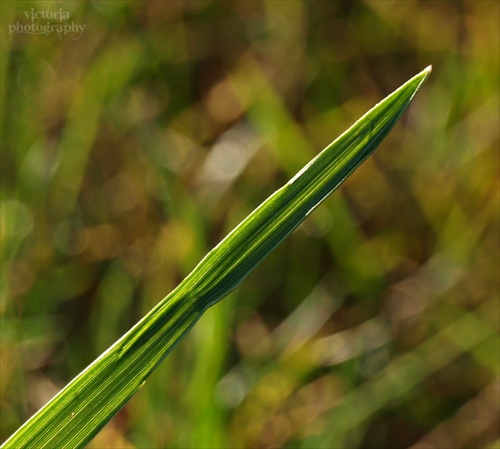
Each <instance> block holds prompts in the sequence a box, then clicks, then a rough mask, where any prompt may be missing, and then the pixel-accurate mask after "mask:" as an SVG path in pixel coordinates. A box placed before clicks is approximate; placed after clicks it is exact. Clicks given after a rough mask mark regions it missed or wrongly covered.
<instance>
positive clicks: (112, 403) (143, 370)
mask: <svg viewBox="0 0 500 449" xmlns="http://www.w3.org/2000/svg"><path fill="white" fill-rule="evenodd" d="M429 73H430V67H429V68H427V69H425V70H424V71H422V72H421V73H419V74H418V75H416V76H414V77H413V78H411V79H410V80H409V81H407V82H406V83H405V84H403V85H402V86H401V87H400V88H399V89H397V90H396V91H395V92H393V93H392V94H391V95H389V96H388V97H387V98H385V99H384V100H383V101H381V102H380V103H379V104H377V105H376V106H375V107H374V108H373V109H371V110H370V111H369V112H368V113H366V114H365V115H364V116H363V117H362V118H361V119H359V120H358V121H357V122H356V123H355V124H354V125H353V126H352V127H351V128H349V129H348V130H347V131H346V132H344V133H343V134H342V135H341V136H340V137H338V138H337V139H336V140H335V141H334V142H333V143H332V144H330V145H329V146H328V147H327V148H325V149H324V150H323V151H322V152H321V153H320V154H319V155H318V156H317V157H315V158H314V159H313V160H312V161H311V162H310V163H309V164H307V165H306V166H305V167H304V168H303V169H302V170H301V171H300V172H299V173H297V175H295V176H294V177H293V178H292V179H291V180H290V181H289V182H288V183H287V184H286V185H285V186H283V187H282V188H281V189H279V190H277V191H276V192H275V193H274V194H272V195H271V196H270V197H269V198H268V199H267V200H266V201H264V202H263V203H262V204H261V205H260V206H259V207H258V208H257V209H255V211H253V212H252V213H251V214H250V215H249V216H248V217H247V218H246V219H245V220H244V221H243V222H242V223H241V224H239V225H238V226H237V227H236V228H235V229H234V230H233V231H232V232H231V233H230V234H229V235H228V236H227V237H226V238H225V239H224V240H223V241H222V242H221V243H219V244H218V245H217V246H216V247H215V248H214V249H213V250H212V251H210V252H209V253H208V254H207V256H206V257H205V258H204V259H203V260H202V261H201V262H200V263H199V264H198V265H197V266H196V268H195V269H194V270H193V271H192V272H191V274H189V275H188V276H187V277H186V278H185V279H184V281H182V282H181V283H180V284H179V285H178V286H177V287H176V288H175V289H174V290H173V291H172V292H171V293H170V294H169V295H168V296H167V297H166V298H164V299H163V300H162V301H161V302H160V303H159V304H158V305H157V306H156V307H154V308H153V310H151V312H150V313H148V314H147V315H146V316H145V317H144V318H143V319H142V320H141V321H140V322H139V323H137V324H136V325H135V326H134V327H133V328H132V329H131V330H130V331H129V332H127V333H126V334H125V335H124V336H123V337H122V338H121V339H120V340H118V341H117V342H116V343H115V344H114V345H113V346H111V347H110V348H109V349H108V350H107V351H105V352H104V353H103V354H102V355H101V356H100V357H99V358H97V360H95V361H94V362H93V363H92V364H91V365H90V366H89V367H87V368H86V369H85V370H84V371H83V372H82V373H80V374H79V375H78V376H77V377H76V378H75V379H73V380H72V381H71V382H70V383H69V384H68V385H67V386H66V387H65V388H64V389H63V390H61V391H60V392H59V393H58V394H57V395H56V396H55V397H54V398H53V399H52V400H51V401H50V402H49V403H48V404H46V405H45V406H44V407H43V408H42V409H41V410H40V411H38V412H37V413H36V414H35V415H34V416H33V417H32V418H30V419H29V420H28V421H27V422H26V423H25V424H24V425H23V426H22V427H21V428H20V429H19V430H18V431H17V432H16V433H15V434H14V435H12V436H11V437H10V439H8V440H7V441H6V442H5V443H4V445H3V446H2V448H5V449H8V448H9V449H11V448H16V449H18V448H21V447H22V448H36V449H42V448H60V449H62V448H78V447H82V446H84V445H85V444H86V443H87V442H88V441H89V440H90V439H91V438H92V437H93V436H94V435H95V434H96V433H97V432H98V431H99V430H100V429H101V428H102V427H103V426H104V425H105V424H106V423H107V422H108V421H109V420H110V419H111V418H112V417H113V416H114V415H115V414H116V413H117V412H118V411H119V410H120V408H122V407H123V406H124V404H125V403H126V402H127V401H128V400H129V399H130V398H131V397H132V396H133V395H134V394H135V393H136V392H137V390H139V389H140V388H141V386H142V385H143V384H144V382H145V381H146V379H147V377H148V376H149V375H150V374H151V372H152V371H153V370H154V369H155V367H156V366H157V365H158V364H159V363H160V362H161V361H162V360H163V359H164V358H165V357H166V356H167V354H168V353H169V352H170V351H171V350H172V349H173V348H174V347H175V345H176V344H177V343H178V342H179V341H180V340H181V339H182V338H183V337H184V335H186V333H187V332H188V331H189V330H190V329H191V327H192V326H193V325H194V324H195V323H196V321H197V320H198V319H199V318H200V317H201V315H202V314H203V312H204V311H205V310H206V309H207V308H208V307H210V306H212V305H214V304H215V303H216V302H218V301H219V300H220V299H221V298H223V297H224V296H225V295H227V293H229V292H230V291H231V290H233V289H234V288H235V287H237V286H238V285H239V284H240V283H241V282H242V281H243V279H245V277H246V276H247V275H248V274H249V273H250V272H251V271H252V270H253V269H254V268H255V267H256V266H257V265H258V264H259V263H260V262H261V261H262V260H263V259H264V258H265V257H266V256H267V255H268V254H269V253H270V252H271V251H272V250H273V249H274V248H275V247H276V246H277V245H278V244H279V243H280V242H281V241H283V239H285V238H286V237H287V236H288V235H290V233H291V232H292V231H293V230H294V229H296V228H297V226H298V225H299V224H300V223H301V222H302V221H303V220H304V219H305V218H306V217H307V216H308V214H309V213H310V212H311V211H312V210H313V209H314V208H315V207H317V206H318V205H319V204H320V203H321V202H322V201H323V200H324V199H325V198H326V197H327V196H328V195H329V194H330V193H331V192H332V191H333V190H334V189H335V188H337V187H338V186H339V185H340V184H341V183H342V182H343V181H344V180H345V179H346V178H347V177H348V176H349V175H350V174H351V173H352V172H353V171H354V170H355V169H356V168H357V167H358V166H359V165H360V164H361V163H362V162H363V161H364V160H365V159H366V158H367V157H368V156H369V155H370V154H372V153H373V151H375V149H376V148H377V147H378V145H379V144H380V142H381V141H382V140H383V139H384V138H385V136H386V135H387V133H388V132H389V131H390V130H391V129H392V127H393V126H394V125H395V123H396V122H397V121H398V119H399V117H400V116H401V114H402V113H403V112H404V110H405V109H406V107H407V106H408V104H409V103H410V101H411V100H412V98H413V96H414V95H415V93H416V92H417V90H418V89H419V88H420V86H421V84H422V83H423V82H424V80H425V79H426V78H427V77H428V75H429Z"/></svg>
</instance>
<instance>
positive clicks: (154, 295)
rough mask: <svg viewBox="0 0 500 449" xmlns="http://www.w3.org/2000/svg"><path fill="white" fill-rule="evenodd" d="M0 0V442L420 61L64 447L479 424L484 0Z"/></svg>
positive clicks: (469, 432)
mask: <svg viewBox="0 0 500 449" xmlns="http://www.w3.org/2000/svg"><path fill="white" fill-rule="evenodd" d="M1 8H2V10H1V13H2V23H1V33H2V36H1V39H2V42H1V45H2V47H1V52H2V53H1V106H2V108H1V114H2V122H1V123H2V130H1V131H2V135H1V164H0V175H1V191H0V200H1V216H0V220H1V228H0V239H1V240H0V241H1V264H2V267H1V283H0V293H1V299H0V313H1V314H2V321H1V352H0V388H1V391H0V394H1V397H0V398H1V402H0V417H1V421H0V438H1V441H4V440H5V439H6V438H7V437H8V436H9V435H10V434H11V433H12V432H14V431H15V430H16V429H17V427H19V426H20V424H21V423H22V422H24V421H25V420H26V419H27V418H28V417H29V416H31V414H33V413H34V412H35V411H36V410H37V409H38V408H40V407H41V406H42V405H43V404H44V403H45V402H47V401H48V400H49V399H50V397H52V395H54V394H55V393H56V392H57V391H58V390H59V389H60V388H61V387H62V386H64V385H65V383H67V382H68V381H69V380H70V379H71V378H72V377H73V376H75V375H76V374H78V372H80V371H81V370H82V369H83V368H84V367H85V366H86V365H87V364H88V363H90V362H91V361H92V360H93V359H94V358H95V357H96V356H98V355H99V354H100V353H101V352H102V351H103V350H105V349H106V348H107V347H108V346H109V345H110V344H111V343H113V342H114V341H115V340H116V339H117V338H118V337H120V336H121V335H122V334H123V333H124V332H126V331H127V330H128V329H129V327H130V326H131V325H132V324H134V323H135V322H136V321H137V320H138V319H139V318H140V317H142V316H143V315H144V314H145V313H146V312H147V311H148V310H149V309H150V308H151V307H152V306H153V305H154V304H156V303H157V302H158V301H159V300H160V299H161V298H163V297H164V296H165V295H166V294H167V293H168V292H169V291H170V290H171V289H172V288H173V287H174V286H175V285H177V284H178V282H179V281H180V280H181V279H182V278H183V277H184V276H185V275H186V274H187V273H189V272H190V271H191V269H192V268H194V266H195V265H196V263H197V262H198V261H199V260H200V259H201V257H203V255H205V254H206V253H207V251H208V250H209V249H210V248H211V247H213V246H214V245H215V244H217V243H218V242H219V241H220V240H221V239H222V238H223V237H224V236H225V235H226V234H227V232H229V231H230V230H231V229H232V228H233V227H234V226H235V225H236V224H237V223H239V221H240V220H241V219H242V218H244V217H245V216H246V215H247V214H248V213H249V212H250V211H251V210H253V209H254V208H255V207H256V206H258V205H259V204H260V202H261V201H263V200H264V199H265V198H266V197H267V196H268V195H269V194H270V193H272V192H273V191H274V190H275V189H277V188H279V187H280V186H281V185H283V183H285V182H286V181H287V180H288V179H290V178H291V177H292V176H293V175H294V174H295V173H296V172H297V170H298V169H300V168H301V167H302V165H303V164H304V163H306V162H307V161H309V160H310V159H311V158H312V157H313V156H314V155H315V154H317V153H318V152H319V151H320V150H321V149H322V148H323V147H324V146H326V145H327V144H328V143H330V142H331V141H332V140H333V139H334V138H335V137H336V136H337V135H338V134H340V133H341V132H343V131H344V130H345V129H346V128H347V127H348V126H349V125H351V124H352V123H353V122H354V121H355V120H356V119H357V118H359V117H360V116H361V115H362V114H363V113H364V112H366V111H367V110H368V109H369V108H371V107H372V106H373V105H374V104H375V103H377V102H378V101H380V100H381V99H382V98H384V97H385V96H386V95H387V94H389V93H390V92H392V91H393V90H394V89H395V88H397V87H398V86H399V85H401V84H402V83H403V82H405V81H406V80H407V79H408V78H410V77H411V76H413V75H414V74H416V73H417V72H419V71H421V70H422V69H423V68H425V67H426V66H427V65H429V64H432V65H433V72H432V74H431V77H430V78H429V80H428V81H427V83H426V84H425V85H424V86H423V88H422V90H421V91H420V92H419V93H418V95H417V97H416V98H415V100H414V102H413V103H412V105H411V107H410V109H409V111H408V112H407V113H406V114H405V116H404V117H403V118H402V120H401V123H400V124H398V125H397V127H396V128H395V129H394V130H393V132H392V133H391V134H390V135H389V137H388V138H387V139H386V141H385V142H384V143H383V144H382V146H381V147H380V149H379V150H378V151H377V153H376V154H375V156H374V157H372V158H371V159H370V160H369V161H367V162H366V163H365V164H364V165H363V166H362V167H361V168H360V169H359V170H358V171H357V172H356V173H355V174H354V175H353V176H352V177H351V178H350V179H349V180H348V181H347V182H346V183H345V184H344V185H343V186H342V187H341V188H340V190H339V191H338V192H336V193H335V194H334V195H333V196H332V197H331V198H329V199H328V200H327V201H326V202H325V203H324V204H323V205H322V206H320V207H319V208H318V209H317V210H316V211H315V212H314V213H313V214H311V216H310V217H309V218H308V220H307V221H306V222H305V223H304V224H303V225H302V226H301V227H300V228H299V229H298V230H297V231H296V232H294V234H293V235H292V236H291V237H290V238H289V239H288V240H287V241H286V242H284V243H283V244H282V245H281V246H280V247H279V248H278V249H277V250H276V251H275V252H274V253H273V254H271V255H270V256H269V258H268V259H267V260H266V261H265V262H264V263H263V265H262V266H261V267H260V268H259V269H258V270H256V271H255V272H254V273H253V274H252V275H251V276H250V277H249V278H248V279H247V280H246V281H245V282H244V283H243V284H242V286H241V287H240V288H238V289H237V290H236V291H235V292H233V293H232V294H231V295H230V296H229V297H228V298H226V299H225V300H224V301H222V302H221V303H219V304H217V305H216V306H215V307H214V308H212V309H210V310H209V311H208V312H207V314H206V315H205V316H204V317H203V318H202V320H200V322H199V323H198V324H197V325H196V327H195V328H194V329H193V331H192V332H191V333H190V334H189V336H188V337H187V338H186V339H185V340H184V341H183V342H182V343H181V344H180V345H179V347H178V348H177V349H176V350H175V351H174V352H173V353H172V354H171V355H170V356H169V357H168V358H167V359H166V360H165V362H164V363H163V364H162V365H161V366H160V368H159V369H158V370H157V372H155V373H154V374H153V375H152V376H151V378H150V379H149V380H148V382H147V383H146V385H145V386H144V388H143V389H142V390H141V391H140V392H139V393H138V394H137V395H136V396H135V397H134V398H133V399H132V400H131V401H130V403H129V404H127V405H126V406H125V407H124V409H122V411H120V413H119V414H118V415H117V416H116V418H115V419H114V420H113V421H111V422H110V423H109V424H108V425H107V426H106V427H105V428H104V429H103V431H102V432H101V433H100V434H99V435H98V436H97V437H96V439H95V440H94V441H93V442H92V443H91V444H90V446H89V447H93V448H104V447H105V448H146V447H147V448H163V447H172V448H229V447H231V448H232V447H235V448H236V447H242V448H268V447H269V448H271V447H290V448H322V447H324V448H341V449H344V448H362V449H367V448H407V447H413V448H414V449H417V448H418V449H424V448H426V449H427V448H446V449H451V448H472V447H474V448H494V447H498V444H499V443H498V441H499V440H498V439H499V430H498V419H499V416H500V393H499V380H498V374H499V365H500V363H499V356H498V354H499V351H500V345H499V340H498V330H499V310H498V296H499V295H498V293H499V276H498V274H499V253H498V244H499V238H498V236H499V213H498V211H499V199H498V185H499V177H498V168H499V161H498V134H499V126H498V125H499V92H498V87H499V86H498V80H499V46H500V35H499V21H498V18H499V3H498V2H496V1H379V0H378V1H377V0H373V1H285V0H282V1H279V0H278V1H276V0H274V1H273V0H270V1H141V2H128V1H123V2H122V1H89V2H71V1H68V2H51V1H44V2H23V1H19V2H10V1H3V2H1ZM32 9H33V11H34V12H36V11H44V10H45V11H53V12H54V11H65V12H67V13H69V14H70V18H69V19H68V23H72V22H74V23H75V24H79V25H85V29H84V31H83V33H81V34H74V33H69V34H66V35H64V34H63V35H61V36H58V35H57V34H56V33H51V34H48V35H44V34H25V33H17V34H13V33H12V32H11V30H12V28H11V26H13V25H15V24H16V23H18V22H19V23H20V24H23V25H27V24H31V23H32V21H31V19H30V18H29V17H27V16H26V14H25V13H26V12H28V13H29V12H30V11H32ZM39 20H40V22H41V23H46V22H47V20H46V19H39ZM49 22H50V23H51V24H53V25H57V24H59V23H60V22H59V21H58V20H57V19H54V20H51V21H50V20H49Z"/></svg>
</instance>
